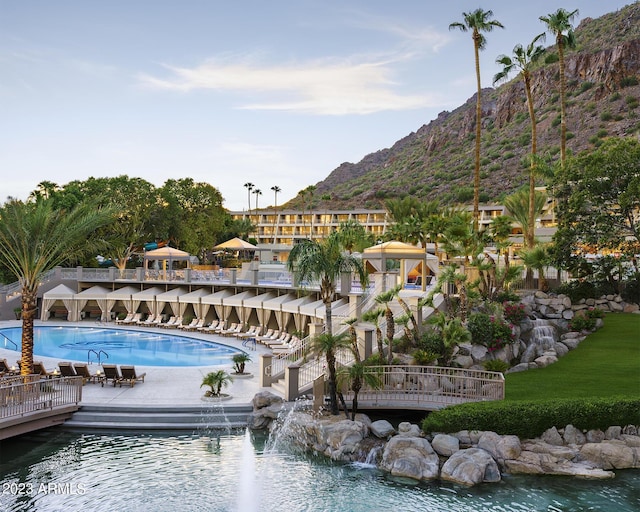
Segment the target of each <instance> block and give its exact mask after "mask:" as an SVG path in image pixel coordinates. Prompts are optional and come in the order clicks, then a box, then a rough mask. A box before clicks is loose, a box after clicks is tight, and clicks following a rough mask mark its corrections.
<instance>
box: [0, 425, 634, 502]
mask: <svg viewBox="0 0 640 512" xmlns="http://www.w3.org/2000/svg"><path fill="white" fill-rule="evenodd" d="M244 441H245V435H244V431H238V432H234V433H228V432H223V433H221V435H219V436H216V435H215V433H213V432H207V433H206V434H205V435H200V434H184V433H131V434H129V433H125V434H123V433H117V434H116V433H72V432H64V431H59V430H49V431H43V432H40V433H38V434H34V435H30V436H25V437H22V438H18V439H10V440H7V441H2V442H1V443H0V482H1V484H0V485H2V488H1V492H0V510H2V511H47V512H49V511H76V510H87V511H103V510H104V511H110V512H112V511H113V510H127V511H154V512H163V511H171V512H173V511H176V512H177V511H180V512H182V511H198V512H200V511H220V512H222V511H224V512H229V511H235V510H237V509H238V505H237V504H238V503H243V502H246V500H243V499H239V495H238V494H239V489H240V488H241V485H240V482H243V481H244V482H247V481H251V482H253V483H254V485H255V491H256V493H255V494H256V496H258V495H259V498H260V503H259V505H258V507H257V510H260V511H265V512H267V511H286V512H297V511H344V512H357V511H369V512H371V511H378V510H383V511H386V512H390V511H393V510H399V509H402V510H406V511H423V510H424V511H447V512H452V511H453V512H456V511H460V512H462V511H464V512H468V511H474V512H475V511H527V512H530V511H553V512H556V511H566V512H569V511H571V512H573V511H583V510H584V511H587V510H592V511H616V512H618V511H629V512H631V511H634V512H635V511H637V510H640V485H639V484H640V471H636V470H627V471H620V472H618V477H617V478H615V479H614V480H607V481H603V482H597V481H595V482H594V481H584V480H576V479H572V478H560V477H509V476H507V477H506V478H505V479H504V480H503V481H502V482H500V483H498V484H486V485H481V486H478V487H474V488H471V489H467V488H463V487H458V486H454V485H449V484H442V483H429V484H427V483H420V484H416V483H414V482H407V481H398V480H395V479H393V478H390V477H389V476H388V475H386V474H384V473H382V472H380V471H378V470H376V469H374V468H371V467H368V466H365V465H360V466H356V465H348V464H338V463H329V462H327V461H326V460H324V459H316V458H306V457H302V456H300V455H293V454H286V453H279V452H275V453H274V452H270V451H269V452H264V451H263V448H264V445H265V439H264V438H261V437H259V436H255V435H254V436H252V444H253V450H254V459H253V461H252V463H250V464H247V463H246V456H247V455H246V445H245V442H244ZM243 446H245V449H243ZM249 450H251V448H249ZM243 453H244V457H245V461H244V462H243ZM248 467H249V468H252V469H250V470H251V471H253V472H255V474H254V475H252V477H251V478H246V476H247V475H243V474H242V472H243V468H245V469H244V471H246V470H247V469H246V468H248ZM27 486H28V487H27ZM258 489H259V492H258ZM243 492H245V493H246V492H250V491H247V489H246V487H245V488H244V491H243Z"/></svg>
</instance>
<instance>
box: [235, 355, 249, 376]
mask: <svg viewBox="0 0 640 512" xmlns="http://www.w3.org/2000/svg"><path fill="white" fill-rule="evenodd" d="M231 359H232V361H233V369H234V371H235V372H236V373H240V374H242V373H244V367H245V365H246V364H247V363H248V362H249V361H251V357H249V354H247V353H246V352H238V353H237V354H233V357H232V358H231Z"/></svg>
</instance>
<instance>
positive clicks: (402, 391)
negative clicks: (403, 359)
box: [344, 366, 504, 406]
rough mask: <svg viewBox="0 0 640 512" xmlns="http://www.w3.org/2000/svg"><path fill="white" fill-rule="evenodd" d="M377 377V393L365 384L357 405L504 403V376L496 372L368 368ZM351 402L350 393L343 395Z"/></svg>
mask: <svg viewBox="0 0 640 512" xmlns="http://www.w3.org/2000/svg"><path fill="white" fill-rule="evenodd" d="M366 370H367V371H368V372H371V373H375V374H376V375H378V377H379V378H380V380H381V382H382V386H381V387H380V389H372V388H370V387H368V386H367V385H366V384H365V385H363V387H362V389H361V390H360V392H359V394H358V403H359V404H362V405H365V404H371V405H374V404H377V405H380V406H383V405H385V404H388V403H395V404H399V403H400V404H409V405H415V406H434V405H435V406H445V405H452V404H458V403H463V402H481V401H488V400H503V399H504V376H503V375H502V373H499V372H488V371H483V370H466V369H462V368H444V367H439V366H368V367H367V368H366ZM344 395H345V400H353V392H351V391H346V392H345V394H344Z"/></svg>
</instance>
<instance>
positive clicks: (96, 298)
mask: <svg viewBox="0 0 640 512" xmlns="http://www.w3.org/2000/svg"><path fill="white" fill-rule="evenodd" d="M108 293H109V290H108V289H107V288H105V287H103V286H92V287H91V288H87V289H86V290H82V291H81V292H80V293H77V294H76V296H75V302H76V313H75V320H74V321H76V322H77V321H78V320H80V319H82V318H83V316H84V315H83V314H82V313H83V312H84V313H88V314H89V316H90V315H91V313H90V311H91V310H89V311H83V310H84V308H85V307H86V306H87V305H89V306H90V307H95V306H98V309H100V321H102V322H105V321H106V320H107V294H108Z"/></svg>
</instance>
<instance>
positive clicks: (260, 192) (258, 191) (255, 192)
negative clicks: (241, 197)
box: [253, 188, 262, 212]
mask: <svg viewBox="0 0 640 512" xmlns="http://www.w3.org/2000/svg"><path fill="white" fill-rule="evenodd" d="M253 194H254V195H255V196H256V212H257V211H258V197H259V196H261V195H262V190H260V189H259V188H254V189H253Z"/></svg>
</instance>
